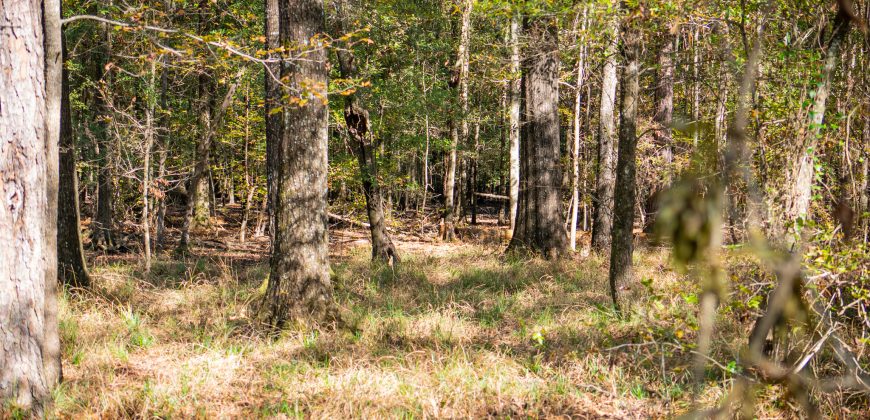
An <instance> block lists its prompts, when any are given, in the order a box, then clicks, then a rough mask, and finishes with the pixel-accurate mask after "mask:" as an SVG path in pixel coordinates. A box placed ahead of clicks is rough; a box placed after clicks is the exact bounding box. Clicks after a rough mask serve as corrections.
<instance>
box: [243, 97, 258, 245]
mask: <svg viewBox="0 0 870 420" xmlns="http://www.w3.org/2000/svg"><path fill="white" fill-rule="evenodd" d="M250 142H251V86H250V85H248V86H247V89H246V90H245V160H244V165H245V167H244V170H245V192H246V194H245V207H244V209H243V210H242V225H241V226H239V242H241V243H245V239H246V236H247V234H248V218H249V217H250V214H251V204H252V203H251V201H252V200H253V199H254V191H255V190H256V188H254V181H253V180H252V179H251V169H250V162H249V153H248V149H249V148H250Z"/></svg>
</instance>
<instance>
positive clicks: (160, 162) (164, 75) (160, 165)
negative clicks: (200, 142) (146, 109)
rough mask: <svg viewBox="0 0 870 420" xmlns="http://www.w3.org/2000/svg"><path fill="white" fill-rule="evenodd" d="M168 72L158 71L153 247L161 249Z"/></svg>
mask: <svg viewBox="0 0 870 420" xmlns="http://www.w3.org/2000/svg"><path fill="white" fill-rule="evenodd" d="M168 75H169V72H168V71H167V69H166V68H164V69H163V71H162V72H161V73H160V109H161V110H163V111H164V112H163V118H161V123H160V128H161V130H163V131H162V132H161V133H159V134H158V136H157V140H158V142H159V146H158V147H160V150H159V151H158V153H157V182H158V184H157V186H158V187H159V188H160V197H158V200H157V221H156V224H157V226H155V235H154V236H155V238H154V249H156V250H162V249H163V244H164V243H165V242H166V186H167V185H168V183H167V181H166V158H167V157H168V156H167V155H168V151H167V148H168V147H169V142H168V137H169V117H168V116H167V114H166V112H165V111H166V109H167V108H166V96H167V91H168V90H169V77H168Z"/></svg>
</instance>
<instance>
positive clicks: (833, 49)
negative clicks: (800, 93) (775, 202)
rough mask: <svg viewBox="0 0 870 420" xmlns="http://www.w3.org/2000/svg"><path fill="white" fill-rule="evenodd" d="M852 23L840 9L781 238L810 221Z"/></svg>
mask: <svg viewBox="0 0 870 420" xmlns="http://www.w3.org/2000/svg"><path fill="white" fill-rule="evenodd" d="M850 22H851V20H850V18H849V16H848V15H847V14H846V12H845V11H844V10H842V9H840V11H839V13H838V14H837V17H836V19H835V20H834V24H833V31H832V33H831V38H830V39H829V40H828V44H827V46H826V51H825V67H824V69H822V81H821V82H820V83H819V84H818V86H817V89H816V92H815V94H816V96H815V98H814V99H813V106H812V110H811V111H810V112H809V120H808V121H807V128H806V131H805V135H804V138H803V139H802V140H801V144H800V145H799V147H798V149H797V150H798V156H797V159H796V160H795V161H794V166H792V168H791V172H790V173H789V181H790V185H789V186H788V188H789V189H790V191H787V192H786V194H785V206H784V209H785V214H784V215H783V216H784V218H785V223H786V226H783V227H779V228H778V229H777V230H778V232H775V233H777V234H779V235H782V234H784V233H785V231H786V229H787V225H788V224H790V223H792V222H794V221H796V220H797V219H799V218H803V219H809V218H810V217H811V215H810V200H811V198H812V187H813V179H814V177H815V166H814V162H813V160H814V158H815V151H816V149H817V148H818V144H819V135H820V132H821V129H822V124H823V123H824V120H825V110H826V106H827V101H828V96H830V94H831V79H832V78H833V76H834V71H835V67H836V66H837V60H838V58H839V56H840V44H842V42H843V40H844V39H845V38H846V35H847V34H848V33H849V24H850ZM793 239H794V238H793V237H791V238H787V239H786V244H787V245H788V246H789V247H790V246H792V245H794V240H793Z"/></svg>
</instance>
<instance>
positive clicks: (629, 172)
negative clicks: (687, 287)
mask: <svg viewBox="0 0 870 420" xmlns="http://www.w3.org/2000/svg"><path fill="white" fill-rule="evenodd" d="M637 25H638V22H626V27H625V28H624V29H623V33H622V43H623V45H622V48H621V50H622V54H623V59H624V60H625V68H624V69H623V71H622V82H621V83H620V93H621V94H620V105H621V109H620V118H619V156H618V160H617V162H616V192H615V195H614V207H613V235H612V238H611V247H610V295H611V297H612V298H613V304H614V306H615V307H616V308H617V309H619V290H620V289H622V288H623V287H625V285H626V284H628V283H629V282H630V281H631V276H632V268H631V265H632V263H631V255H632V251H633V248H634V247H633V240H634V235H633V230H634V208H635V199H636V194H637V191H636V190H637V180H636V179H635V172H636V166H637V163H636V162H635V154H636V151H637V101H638V99H639V98H638V95H639V91H640V82H639V79H640V62H639V60H640V57H639V55H640V41H641V39H640V38H641V34H640V31H639V29H638V28H637Z"/></svg>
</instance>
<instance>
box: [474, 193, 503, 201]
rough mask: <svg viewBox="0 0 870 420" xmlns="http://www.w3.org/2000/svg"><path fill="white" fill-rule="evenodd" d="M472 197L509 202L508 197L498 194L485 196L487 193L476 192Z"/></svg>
mask: <svg viewBox="0 0 870 420" xmlns="http://www.w3.org/2000/svg"><path fill="white" fill-rule="evenodd" d="M474 195H476V196H478V197H483V198H488V199H490V200H500V201H510V199H511V198H510V197H508V196H506V195H498V194H487V193H479V192H476V193H474Z"/></svg>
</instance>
